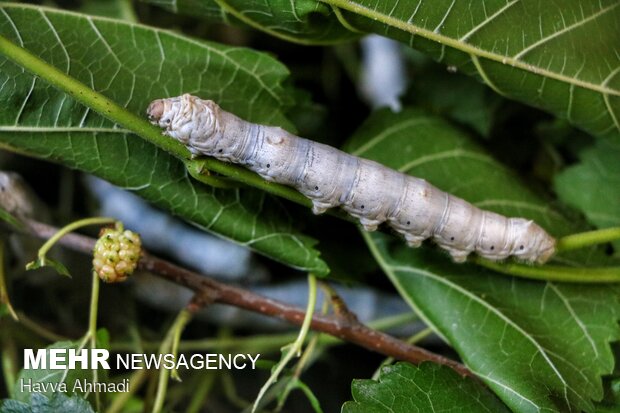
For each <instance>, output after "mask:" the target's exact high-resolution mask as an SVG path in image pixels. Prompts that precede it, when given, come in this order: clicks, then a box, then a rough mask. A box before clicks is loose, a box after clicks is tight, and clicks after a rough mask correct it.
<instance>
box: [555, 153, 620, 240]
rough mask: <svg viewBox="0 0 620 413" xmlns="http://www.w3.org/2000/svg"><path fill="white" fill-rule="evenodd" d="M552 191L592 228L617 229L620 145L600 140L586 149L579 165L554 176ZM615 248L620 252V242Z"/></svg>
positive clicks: (619, 223)
mask: <svg viewBox="0 0 620 413" xmlns="http://www.w3.org/2000/svg"><path fill="white" fill-rule="evenodd" d="M555 190H556V192H557V194H558V196H559V197H560V198H561V199H562V200H563V201H564V202H566V203H567V204H569V205H571V206H573V207H575V208H577V209H579V210H580V211H581V212H583V213H584V215H585V216H586V218H587V219H588V221H589V222H590V223H591V224H592V225H594V226H596V227H598V228H608V227H616V226H620V146H617V145H612V144H610V143H609V142H601V141H599V142H597V143H596V144H595V146H594V147H592V148H589V149H588V150H585V151H584V152H583V153H582V154H581V162H580V163H579V164H577V165H575V166H572V167H569V168H567V169H565V170H564V171H563V172H562V173H560V174H559V175H558V176H557V177H556V179H555ZM614 245H615V247H616V251H620V243H615V244H614Z"/></svg>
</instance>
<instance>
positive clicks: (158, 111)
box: [146, 99, 165, 125]
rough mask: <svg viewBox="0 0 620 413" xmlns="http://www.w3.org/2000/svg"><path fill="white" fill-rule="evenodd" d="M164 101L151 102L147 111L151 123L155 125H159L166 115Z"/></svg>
mask: <svg viewBox="0 0 620 413" xmlns="http://www.w3.org/2000/svg"><path fill="white" fill-rule="evenodd" d="M164 108H165V105H164V100H163V99H157V100H154V101H152V102H151V104H150V105H149V107H148V108H147V109H146V114H147V116H148V117H149V121H150V122H151V123H152V124H153V125H159V120H160V119H161V117H162V116H163V115H164Z"/></svg>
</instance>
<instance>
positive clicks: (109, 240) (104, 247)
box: [93, 228, 142, 283]
mask: <svg viewBox="0 0 620 413" xmlns="http://www.w3.org/2000/svg"><path fill="white" fill-rule="evenodd" d="M141 249H142V243H141V242H140V236H139V235H138V234H136V233H135V232H131V231H129V230H124V231H123V229H122V228H120V229H119V228H105V229H103V230H102V231H101V233H100V235H99V239H98V240H97V243H96V244H95V250H94V252H93V268H94V270H95V272H96V273H97V275H98V276H99V278H101V280H103V281H104V282H107V283H114V282H121V281H125V280H126V279H127V277H128V276H130V275H131V274H133V272H134V270H135V269H136V266H137V265H138V260H139V259H140V251H141Z"/></svg>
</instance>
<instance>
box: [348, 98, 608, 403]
mask: <svg viewBox="0 0 620 413" xmlns="http://www.w3.org/2000/svg"><path fill="white" fill-rule="evenodd" d="M349 149H350V150H351V151H352V152H353V153H356V154H358V155H361V156H363V157H366V158H370V159H374V160H377V161H379V162H381V163H384V164H387V165H389V166H391V167H393V168H396V169H399V170H401V171H405V172H408V173H411V174H412V175H415V176H418V177H421V178H425V179H428V180H429V181H430V182H431V183H433V184H434V185H436V186H438V187H439V188H441V189H443V190H446V191H448V192H450V193H453V194H455V195H457V196H460V197H462V198H464V199H466V200H468V201H470V202H472V203H474V204H476V205H477V206H479V207H483V208H485V209H490V210H494V211H497V212H500V213H503V214H506V215H510V216H524V217H528V218H532V219H534V220H536V221H537V222H538V223H539V224H541V225H542V226H543V227H545V228H546V229H548V230H549V231H551V233H552V234H554V235H563V234H566V233H570V232H575V231H578V228H579V227H578V226H577V225H576V224H575V223H573V222H571V221H569V220H568V219H566V218H565V217H564V216H563V215H561V214H560V213H558V212H557V211H554V210H553V209H552V208H550V207H549V206H548V202H545V201H543V200H541V199H540V197H538V196H537V195H536V194H534V193H533V192H532V191H530V190H528V189H527V188H526V187H525V186H524V185H523V184H522V183H520V182H519V180H518V179H517V178H516V177H515V176H514V174H512V173H511V172H510V171H508V170H506V169H505V168H503V167H502V166H501V165H500V164H498V163H497V162H496V161H494V160H493V159H492V158H491V157H490V156H488V155H487V154H485V153H484V152H483V151H482V150H481V149H480V148H478V147H477V146H476V145H475V144H473V143H472V142H470V141H469V140H468V139H467V137H465V136H464V135H463V134H461V133H460V132H459V131H457V130H455V129H453V128H452V127H450V126H448V125H447V124H445V123H443V122H442V121H441V120H439V119H437V118H434V117H431V116H428V115H425V114H423V113H421V112H418V111H412V110H405V111H404V112H403V113H401V114H399V115H394V114H390V113H387V112H380V113H377V114H376V115H374V116H372V117H371V118H370V119H369V120H368V122H367V123H366V124H365V125H363V126H362V127H361V128H360V131H359V132H358V133H357V134H356V135H355V136H354V137H353V138H352V140H351V144H350V146H349ZM364 237H365V238H366V240H367V242H368V244H369V246H370V248H371V251H372V253H373V255H374V256H375V258H376V259H377V260H378V262H379V264H380V265H381V267H382V268H383V270H384V271H385V272H386V274H387V275H388V276H389V277H390V279H391V280H392V282H393V283H394V285H395V286H396V288H397V289H398V290H399V292H400V293H401V295H402V296H403V297H404V298H405V300H407V302H408V303H409V304H410V305H411V306H412V307H413V308H414V309H415V310H416V311H417V312H418V314H419V315H420V316H421V317H422V318H423V319H424V320H425V321H426V322H427V323H428V325H429V326H431V327H432V328H433V330H435V331H436V332H437V333H438V334H439V335H440V336H442V337H443V338H444V339H445V340H446V341H447V342H448V343H450V344H451V345H452V346H453V347H454V349H455V350H456V351H457V352H458V353H459V355H460V356H461V358H462V359H463V361H464V362H465V363H466V364H467V365H468V366H469V368H470V369H471V370H472V371H474V372H475V373H476V374H478V375H479V376H480V377H481V378H482V379H483V380H484V381H485V382H486V383H487V385H488V386H489V387H490V388H491V389H493V391H494V392H495V393H496V394H497V395H498V396H499V397H500V398H501V399H502V400H503V401H504V402H505V403H506V404H507V405H508V406H509V407H510V408H511V409H513V410H514V411H515V412H530V411H531V412H534V411H537V412H538V411H548V412H555V411H563V412H564V411H567V412H568V411H581V410H585V411H592V409H593V405H592V401H591V400H598V399H600V398H601V397H602V386H601V378H600V376H601V375H602V374H608V373H609V372H611V371H612V368H613V365H614V358H613V354H612V352H611V350H610V348H609V344H608V343H609V342H610V341H613V340H616V339H618V338H619V337H620V331H619V329H618V324H617V320H618V318H619V317H620V302H619V300H618V293H619V290H618V288H616V287H614V286H602V287H598V286H589V285H572V284H553V283H541V282H533V281H527V280H523V279H515V278H510V277H506V276H502V275H499V274H496V273H492V272H490V271H487V270H484V269H482V268H479V267H476V266H473V265H469V264H463V265H458V264H453V263H452V262H451V261H450V259H449V257H448V256H447V254H444V253H442V252H439V251H434V250H432V249H431V248H428V247H422V248H419V249H411V248H407V247H406V246H405V245H404V242H403V241H402V240H400V239H395V238H394V237H390V236H388V235H385V234H379V233H364ZM569 253H571V254H568V253H566V254H564V255H562V256H561V257H558V258H557V260H558V261H559V262H562V263H565V264H570V265H577V266H578V265H582V264H585V263H588V262H604V261H605V257H604V255H603V254H602V253H601V252H600V251H599V250H588V251H572V252H571V251H569ZM543 268H544V267H543ZM603 303H604V304H603Z"/></svg>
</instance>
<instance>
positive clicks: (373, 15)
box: [319, 0, 620, 96]
mask: <svg viewBox="0 0 620 413" xmlns="http://www.w3.org/2000/svg"><path fill="white" fill-rule="evenodd" d="M319 1H321V2H323V3H327V4H330V5H333V6H336V7H340V8H342V9H345V10H348V11H351V12H354V13H357V14H359V15H362V16H364V17H368V18H370V19H373V20H376V21H379V22H382V23H384V24H386V25H389V26H392V27H395V28H397V29H400V30H403V31H405V32H408V33H411V34H414V35H419V36H422V37H424V38H427V39H429V40H433V41H435V42H437V43H439V44H442V45H445V46H449V47H452V48H453V49H456V50H460V51H462V52H464V53H467V54H468V55H473V56H477V57H482V58H485V59H488V60H492V61H495V62H498V63H501V64H505V65H510V66H512V67H515V68H518V69H522V70H525V71H527V72H530V73H533V74H536V75H542V76H546V77H548V78H550V79H555V80H559V81H561V82H564V83H567V84H571V85H574V86H579V87H582V88H584V89H588V90H592V91H595V92H598V93H601V94H603V95H613V96H620V90H616V89H611V88H609V87H607V86H605V85H604V84H594V83H591V82H587V81H584V80H580V79H575V78H572V77H568V76H565V75H562V74H560V73H557V72H552V71H550V70H547V69H544V68H542V67H539V66H535V65H532V64H529V63H526V62H523V61H521V60H519V59H515V58H514V57H508V56H504V55H499V54H497V53H493V52H491V51H488V50H483V49H480V48H478V47H476V46H474V45H471V44H469V43H463V42H462V41H459V39H454V38H451V37H448V36H445V35H442V34H439V33H435V32H433V31H431V30H428V29H424V28H422V27H419V26H416V25H413V24H409V23H407V22H404V21H402V20H400V19H397V18H394V17H391V16H388V15H386V14H384V13H379V12H377V11H376V10H371V9H369V8H367V7H366V6H363V5H361V4H358V3H355V2H352V1H348V0H319ZM618 6H620V2H618V3H615V4H612V5H611V6H608V7H607V8H604V9H601V10H599V11H598V12H597V13H596V14H595V15H596V16H598V15H600V14H603V13H605V12H608V11H609V10H611V9H613V8H615V7H618ZM591 17H592V16H589V17H587V18H585V19H583V20H582V21H585V20H587V19H589V18H591Z"/></svg>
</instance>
